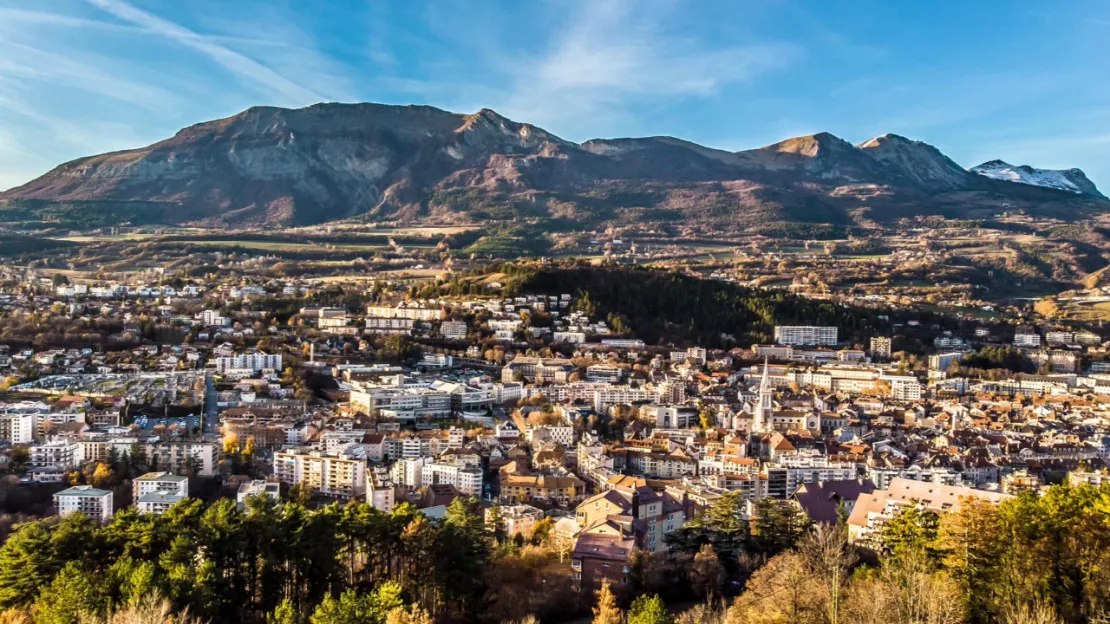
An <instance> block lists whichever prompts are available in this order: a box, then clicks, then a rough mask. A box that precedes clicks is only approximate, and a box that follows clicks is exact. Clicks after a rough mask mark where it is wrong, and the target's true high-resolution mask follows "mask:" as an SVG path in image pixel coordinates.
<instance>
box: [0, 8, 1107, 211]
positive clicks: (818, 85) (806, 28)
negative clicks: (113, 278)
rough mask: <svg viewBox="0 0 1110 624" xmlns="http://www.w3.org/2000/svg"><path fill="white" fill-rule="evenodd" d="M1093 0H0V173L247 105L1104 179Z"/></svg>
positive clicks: (1102, 57) (1102, 95) (1102, 81)
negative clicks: (427, 116) (420, 113)
mask: <svg viewBox="0 0 1110 624" xmlns="http://www.w3.org/2000/svg"><path fill="white" fill-rule="evenodd" d="M1107 59H1110V2H1106V1H1105V0H1068V1H1066V2H1044V0H1039V1H1036V2H1025V1H1020V0H1013V1H988V0H973V1H967V0H959V1H956V0H930V1H929V2H911V1H909V0H906V1H898V0H896V1H891V0H873V1H866V0H841V1H835V2H830V1H828V0H813V1H810V2H804V1H791V0H728V1H721V2H710V1H701V2H680V1H677V0H674V1H672V0H638V1H637V0H612V1H610V0H584V1H581V2H576V1H569V0H567V1H561V0H551V1H543V0H524V1H518V2H510V1H509V0H504V1H501V2H485V1H483V0H430V1H428V2H418V1H414V0H405V1H398V2H389V1H384V0H383V1H379V0H359V1H355V0H328V1H327V2H324V1H322V0H317V1H314V0H267V1H255V0H0V188H7V187H10V186H14V185H16V184H19V183H22V182H25V181H27V180H29V179H31V178H33V177H35V176H37V175H40V174H42V173H44V172H45V171H47V170H49V169H50V168H52V167H53V166H55V165H57V164H59V163H61V162H63V161H65V160H69V159H72V158H76V157H79V156H85V155H90V154H95V153H99V152H104V151H109V150H117V149H125V148H130V147H138V146H142V145H145V144H148V143H151V142H154V141H156V140H159V139H162V138H165V137H167V136H170V135H171V134H173V133H174V132H176V131H177V130H178V129H179V128H181V127H183V126H186V125H189V124H192V123H196V122H199V121H204V120H208V119H214V118H219V117H225V116H228V115H232V114H234V113H236V112H238V111H240V110H242V109H244V108H246V107H248V106H252V105H257V104H271V105H278V106H291V107H295V106H305V105H308V104H311V103H313V102H317V101H375V102H385V103H394V104H407V103H422V104H431V105H434V106H439V107H442V108H446V109H449V110H454V111H459V112H473V111H475V110H478V109H479V108H483V107H488V108H492V109H494V110H496V111H498V112H500V113H502V114H504V115H506V116H508V117H511V118H514V119H517V120H520V121H528V122H531V123H534V124H536V125H539V126H541V127H544V128H545V129H547V130H549V131H551V132H554V133H556V134H558V135H560V136H562V137H564V138H567V139H570V140H574V141H583V140H586V139H589V138H595V137H616V136H645V135H661V134H666V135H674V136H679V137H682V138H686V139H689V140H693V141H696V142H698V143H703V144H705V145H710V146H713V147H719V148H724V149H732V150H738V149H745V148H749V147H757V146H760V145H765V144H768V143H772V142H775V141H777V140H780V139H783V138H786V137H788V136H794V135H799V134H810V133H813V132H818V131H828V132H832V133H834V134H836V135H838V136H842V137H844V138H845V139H847V140H849V141H852V142H854V143H858V142H861V141H864V140H866V139H868V138H870V137H871V136H874V135H878V134H883V133H886V132H896V133H899V134H904V135H906V136H909V137H912V138H917V139H921V140H924V141H927V142H929V143H932V144H934V145H936V146H938V147H939V148H940V149H941V150H942V151H944V152H945V153H947V154H948V155H949V156H951V157H952V158H954V159H955V160H956V161H957V162H959V163H960V164H962V165H964V166H972V165H976V164H979V163H980V162H983V161H985V160H989V159H992V158H1002V159H1004V160H1007V161H1009V162H1011V163H1013V164H1031V165H1034V166H1039V167H1052V168H1061V167H1080V168H1082V169H1083V170H1084V171H1086V172H1087V174H1088V175H1089V176H1090V177H1091V178H1092V179H1093V180H1094V181H1095V183H1096V184H1099V185H1100V187H1101V188H1102V190H1103V191H1108V190H1110V62H1108V61H1107Z"/></svg>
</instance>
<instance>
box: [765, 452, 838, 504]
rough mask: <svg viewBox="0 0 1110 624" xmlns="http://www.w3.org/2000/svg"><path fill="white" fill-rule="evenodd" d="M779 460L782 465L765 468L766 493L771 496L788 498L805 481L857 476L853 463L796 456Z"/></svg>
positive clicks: (821, 481)
mask: <svg viewBox="0 0 1110 624" xmlns="http://www.w3.org/2000/svg"><path fill="white" fill-rule="evenodd" d="M781 461H782V464H784V465H776V466H768V467H767V468H766V474H767V494H768V495H769V496H771V497H772V498H780V499H786V498H789V497H791V496H793V495H794V492H796V491H797V490H798V488H799V487H801V486H802V484H805V483H828V482H830V481H848V480H852V479H856V478H857V477H858V476H859V471H858V470H857V469H856V467H855V466H854V465H852V464H838V463H829V462H827V461H825V459H824V458H797V459H784V460H781Z"/></svg>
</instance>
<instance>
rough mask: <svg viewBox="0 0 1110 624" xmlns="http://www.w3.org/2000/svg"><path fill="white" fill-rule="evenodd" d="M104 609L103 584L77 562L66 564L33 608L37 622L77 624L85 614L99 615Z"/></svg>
mask: <svg viewBox="0 0 1110 624" xmlns="http://www.w3.org/2000/svg"><path fill="white" fill-rule="evenodd" d="M103 609H104V597H103V595H102V594H101V593H100V591H99V585H98V584H97V583H95V582H93V581H92V580H91V579H90V578H89V573H88V572H87V571H85V570H83V569H81V567H80V566H79V565H78V564H77V563H76V562H74V561H71V562H69V563H67V564H66V566H65V567H64V568H62V570H61V571H60V572H58V574H57V576H55V577H54V580H53V581H52V582H51V583H50V586H49V587H47V588H46V589H45V590H43V592H42V594H40V595H39V599H38V601H37V602H35V607H34V609H33V610H32V612H33V614H34V618H35V624H77V622H79V621H81V619H82V617H81V616H82V615H86V616H94V617H95V616H98V615H99V614H100V613H101V612H102V611H103Z"/></svg>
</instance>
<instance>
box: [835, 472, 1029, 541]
mask: <svg viewBox="0 0 1110 624" xmlns="http://www.w3.org/2000/svg"><path fill="white" fill-rule="evenodd" d="M971 498H975V499H979V500H984V501H988V502H991V503H999V502H1001V501H1003V500H1006V499H1008V498H1012V497H1011V496H1009V495H1007V494H1002V493H1001V492H988V491H986V490H976V489H973V488H969V487H962V486H957V485H944V484H942V483H930V482H925V481H914V480H912V479H902V478H896V479H894V480H892V481H891V482H890V485H889V486H888V487H887V488H886V489H885V490H875V491H874V492H872V493H870V494H861V495H860V497H859V498H858V499H857V500H856V506H855V507H854V508H853V509H852V514H851V515H850V516H849V517H848V539H849V541H851V542H852V543H853V544H858V545H860V546H863V547H865V548H871V549H872V550H879V549H881V548H882V538H881V535H882V529H883V527H884V526H885V525H886V523H887V522H888V521H889V520H890V519H891V518H893V517H894V516H896V515H897V514H898V513H900V512H901V511H902V510H903V509H906V508H909V507H917V508H918V509H920V510H923V511H925V510H927V511H932V512H934V513H937V514H946V513H950V512H953V511H958V510H959V508H960V505H961V504H962V503H963V502H964V501H966V500H968V499H971Z"/></svg>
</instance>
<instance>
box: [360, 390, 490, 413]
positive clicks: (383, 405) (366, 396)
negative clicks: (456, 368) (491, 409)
mask: <svg viewBox="0 0 1110 624" xmlns="http://www.w3.org/2000/svg"><path fill="white" fill-rule="evenodd" d="M491 400H492V397H491ZM351 409H354V410H356V411H361V412H364V413H366V414H368V415H370V416H385V417H387V418H394V419H397V420H418V419H424V418H449V417H450V416H451V413H452V397H451V393H450V392H446V391H442V390H436V389H432V388H420V387H390V386H366V387H358V386H355V387H352V389H351Z"/></svg>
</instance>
